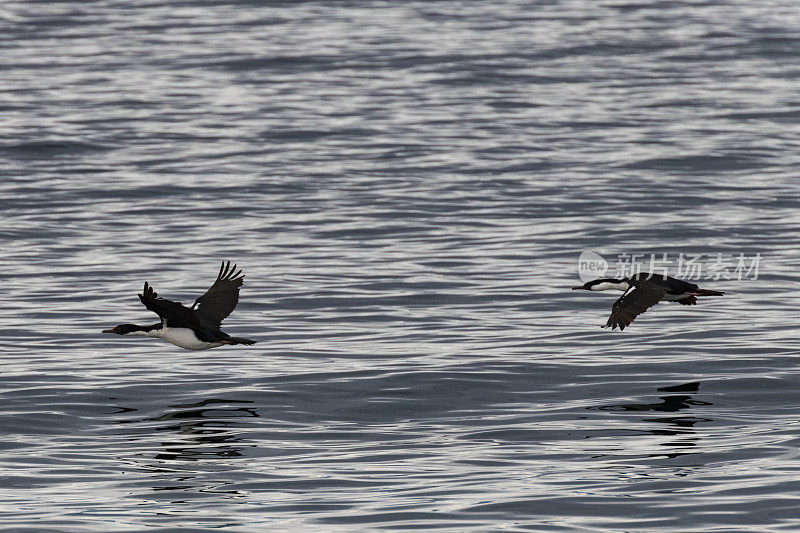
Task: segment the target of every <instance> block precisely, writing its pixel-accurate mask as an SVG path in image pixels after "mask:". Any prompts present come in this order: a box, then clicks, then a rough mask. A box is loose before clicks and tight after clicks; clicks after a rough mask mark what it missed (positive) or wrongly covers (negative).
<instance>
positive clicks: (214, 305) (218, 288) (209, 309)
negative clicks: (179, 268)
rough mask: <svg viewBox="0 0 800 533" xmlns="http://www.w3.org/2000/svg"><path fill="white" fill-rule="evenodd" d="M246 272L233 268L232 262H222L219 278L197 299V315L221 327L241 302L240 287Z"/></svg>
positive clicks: (206, 321)
mask: <svg viewBox="0 0 800 533" xmlns="http://www.w3.org/2000/svg"><path fill="white" fill-rule="evenodd" d="M242 279H244V274H242V271H241V270H239V271H238V272H237V271H236V265H233V268H231V262H230V261H228V262H227V263H226V262H225V261H223V262H222V266H220V267H219V274H218V275H217V280H216V281H215V282H214V284H213V285H212V286H211V288H210V289H208V290H207V291H206V293H205V294H204V295H202V296H201V297H200V298H198V299H197V300H195V302H194V305H192V309H194V308H197V317H198V318H199V319H200V320H201V321H202V322H203V323H204V324H208V325H211V326H216V327H219V325H220V323H221V322H222V321H223V320H225V319H226V318H227V317H228V315H230V314H231V313H232V312H233V310H234V309H235V308H236V304H238V303H239V287H241V286H242V283H243V282H242ZM198 306H199V307H198Z"/></svg>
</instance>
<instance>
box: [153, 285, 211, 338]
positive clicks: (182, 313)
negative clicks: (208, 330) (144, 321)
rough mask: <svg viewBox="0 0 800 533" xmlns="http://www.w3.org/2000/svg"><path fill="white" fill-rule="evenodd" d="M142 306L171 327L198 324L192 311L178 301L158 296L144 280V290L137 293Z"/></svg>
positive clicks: (186, 326)
mask: <svg viewBox="0 0 800 533" xmlns="http://www.w3.org/2000/svg"><path fill="white" fill-rule="evenodd" d="M139 299H140V300H141V301H142V303H143V304H144V306H145V307H146V308H148V309H149V310H151V311H152V312H154V313H155V314H157V315H158V316H160V317H161V320H163V321H165V322H166V323H167V325H168V326H169V327H171V328H191V327H198V326H199V325H200V323H199V321H198V320H197V317H196V316H195V313H194V311H192V310H191V309H189V308H188V307H185V306H184V305H183V304H181V303H179V302H173V301H171V300H167V299H165V298H159V297H158V293H157V292H156V291H154V290H153V287H151V286H150V285H148V284H147V282H146V281H145V282H144V290H143V291H142V294H140V295H139Z"/></svg>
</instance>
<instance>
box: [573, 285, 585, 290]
mask: <svg viewBox="0 0 800 533" xmlns="http://www.w3.org/2000/svg"><path fill="white" fill-rule="evenodd" d="M581 289H586V287H584V286H583V285H580V286H578V287H572V290H573V291H579V290H581Z"/></svg>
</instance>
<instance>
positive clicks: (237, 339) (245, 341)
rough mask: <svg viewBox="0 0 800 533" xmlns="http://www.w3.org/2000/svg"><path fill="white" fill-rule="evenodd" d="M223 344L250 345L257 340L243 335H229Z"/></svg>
mask: <svg viewBox="0 0 800 533" xmlns="http://www.w3.org/2000/svg"><path fill="white" fill-rule="evenodd" d="M222 343H223V344H247V345H248V346H250V345H252V344H255V343H256V341H252V340H250V339H244V338H242V337H228V338H227V339H225V340H223V341H222Z"/></svg>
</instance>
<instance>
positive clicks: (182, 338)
mask: <svg viewBox="0 0 800 533" xmlns="http://www.w3.org/2000/svg"><path fill="white" fill-rule="evenodd" d="M153 333H156V335H153V336H154V337H158V338H160V339H164V340H165V341H167V342H171V343H172V344H174V345H175V346H180V347H181V348H186V349H187V350H205V349H208V348H216V347H217V346H222V344H223V343H221V342H205V341H201V340H200V339H198V338H197V335H195V334H194V331H192V330H191V329H189V328H161V329H157V330H155V331H154V332H153Z"/></svg>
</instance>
